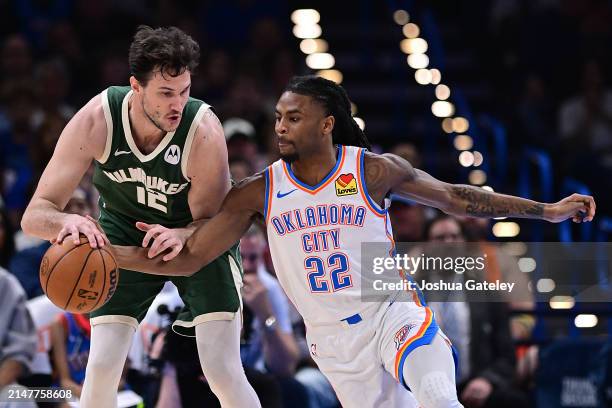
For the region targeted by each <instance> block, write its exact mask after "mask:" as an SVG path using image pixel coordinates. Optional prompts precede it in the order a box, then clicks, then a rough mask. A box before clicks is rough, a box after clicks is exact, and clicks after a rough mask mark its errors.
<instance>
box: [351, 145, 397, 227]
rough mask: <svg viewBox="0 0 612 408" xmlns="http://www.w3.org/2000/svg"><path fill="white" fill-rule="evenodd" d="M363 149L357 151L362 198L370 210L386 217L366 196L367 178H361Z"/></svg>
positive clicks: (381, 216) (378, 215) (358, 180)
mask: <svg viewBox="0 0 612 408" xmlns="http://www.w3.org/2000/svg"><path fill="white" fill-rule="evenodd" d="M362 150H363V149H359V151H358V152H357V182H358V183H359V192H360V193H361V198H363V201H364V202H365V204H366V206H367V207H368V208H369V209H370V211H372V212H373V213H374V215H376V216H377V217H380V218H385V214H381V213H380V210H377V209H376V208H374V207H373V206H372V204H370V200H368V197H367V196H366V189H365V188H364V185H365V180H363V179H362V178H361V152H362ZM386 230H387V226H386V225H385V231H386ZM388 235H389V234H387V236H388Z"/></svg>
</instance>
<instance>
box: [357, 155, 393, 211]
mask: <svg viewBox="0 0 612 408" xmlns="http://www.w3.org/2000/svg"><path fill="white" fill-rule="evenodd" d="M365 152H366V149H364V148H360V149H359V151H358V152H357V174H358V175H359V176H358V177H357V179H358V180H359V186H360V187H361V195H362V198H363V201H365V203H366V205H367V206H368V208H369V209H370V210H371V211H372V212H373V213H374V214H376V215H377V216H379V217H384V216H385V215H386V214H387V208H381V206H380V205H378V204H377V203H376V202H375V201H374V200H373V199H372V197H371V196H370V193H368V186H367V185H366V184H367V183H366V176H365ZM385 201H386V198H385Z"/></svg>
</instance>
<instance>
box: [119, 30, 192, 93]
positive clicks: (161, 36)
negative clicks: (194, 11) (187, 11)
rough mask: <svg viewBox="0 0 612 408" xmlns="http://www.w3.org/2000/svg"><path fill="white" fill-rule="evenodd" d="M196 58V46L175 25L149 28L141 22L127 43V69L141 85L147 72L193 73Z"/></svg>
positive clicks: (149, 76) (145, 80)
mask: <svg viewBox="0 0 612 408" xmlns="http://www.w3.org/2000/svg"><path fill="white" fill-rule="evenodd" d="M199 60H200V46H199V45H198V43H197V42H195V41H194V40H193V38H191V37H190V36H189V35H187V34H186V33H185V32H183V31H181V30H179V29H178V28H176V27H160V28H151V27H149V26H145V25H141V26H139V27H138V30H137V31H136V34H135V35H134V41H132V44H131V45H130V56H129V62H130V70H131V71H132V75H134V77H135V78H136V79H137V80H138V82H140V83H141V84H142V85H146V84H147V82H148V81H149V79H150V78H151V74H153V73H154V72H155V71H159V72H160V73H161V74H162V75H166V74H167V75H170V76H173V77H175V76H178V75H181V74H182V73H183V72H185V71H189V72H193V71H194V70H195V69H196V67H197V66H198V63H199Z"/></svg>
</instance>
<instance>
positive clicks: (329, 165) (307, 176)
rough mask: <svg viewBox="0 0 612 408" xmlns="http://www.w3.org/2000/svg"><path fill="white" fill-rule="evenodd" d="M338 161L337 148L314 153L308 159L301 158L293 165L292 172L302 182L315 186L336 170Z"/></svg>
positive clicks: (333, 147)
mask: <svg viewBox="0 0 612 408" xmlns="http://www.w3.org/2000/svg"><path fill="white" fill-rule="evenodd" d="M336 161H337V149H336V146H332V148H331V149H326V150H324V151H321V152H318V153H314V154H312V155H310V156H308V157H304V158H302V157H300V159H299V160H296V161H294V162H293V163H291V170H292V171H293V174H294V175H295V177H297V178H298V179H299V180H300V181H302V182H304V183H306V184H308V185H310V186H315V185H317V184H319V183H320V182H321V180H323V179H324V178H325V177H326V176H327V175H328V174H329V172H330V171H332V169H333V168H334V166H335V165H336Z"/></svg>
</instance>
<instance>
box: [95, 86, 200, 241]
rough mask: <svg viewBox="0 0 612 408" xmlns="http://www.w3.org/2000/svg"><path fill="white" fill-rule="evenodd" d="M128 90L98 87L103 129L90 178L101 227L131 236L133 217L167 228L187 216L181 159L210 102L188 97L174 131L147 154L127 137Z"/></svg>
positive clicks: (186, 184)
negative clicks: (100, 152) (99, 154)
mask: <svg viewBox="0 0 612 408" xmlns="http://www.w3.org/2000/svg"><path fill="white" fill-rule="evenodd" d="M131 94H132V92H131V90H130V88H129V87H120V86H112V87H110V88H108V89H106V90H105V91H104V92H102V106H103V109H104V116H105V118H106V124H107V129H108V133H107V139H106V146H105V149H104V153H103V155H102V157H101V158H100V160H99V161H96V165H95V172H94V178H93V181H94V185H95V186H96V188H97V189H98V192H99V193H100V201H99V204H100V223H101V224H102V227H103V228H104V229H105V230H107V231H108V230H115V231H116V230H117V229H119V230H121V231H122V232H123V233H120V235H124V234H125V235H128V236H129V237H130V238H132V239H137V237H139V236H141V233H140V232H139V231H137V230H136V228H135V226H134V224H135V222H136V221H143V222H146V223H149V224H161V225H163V226H165V227H168V228H180V227H184V226H186V225H187V224H189V223H190V222H192V221H193V218H192V215H191V211H190V210H189V203H188V200H187V195H188V193H189V189H190V186H191V183H190V180H189V178H188V177H187V160H188V158H189V151H190V149H191V143H192V141H193V137H194V134H195V132H196V129H197V127H198V123H199V122H200V118H201V117H202V115H203V114H204V112H205V111H206V110H207V109H209V108H210V106H209V105H207V104H205V103H204V102H202V101H200V100H197V99H194V98H189V101H188V102H187V104H186V105H185V108H184V109H183V115H182V118H181V122H180V124H179V126H178V128H177V129H176V131H174V132H169V133H167V134H166V135H165V136H164V137H163V139H162V140H161V142H160V143H159V145H158V146H157V147H156V148H155V150H153V151H152V152H151V153H149V154H143V153H142V152H141V151H140V150H139V149H138V147H137V146H136V143H135V141H134V138H133V137H132V130H131V127H130V119H129V115H128V101H129V99H130V95H131ZM108 232H110V231H108ZM116 232H118V231H116ZM132 232H136V234H133V233H132ZM113 235H116V234H113ZM126 238H127V237H126ZM138 244H139V243H138Z"/></svg>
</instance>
